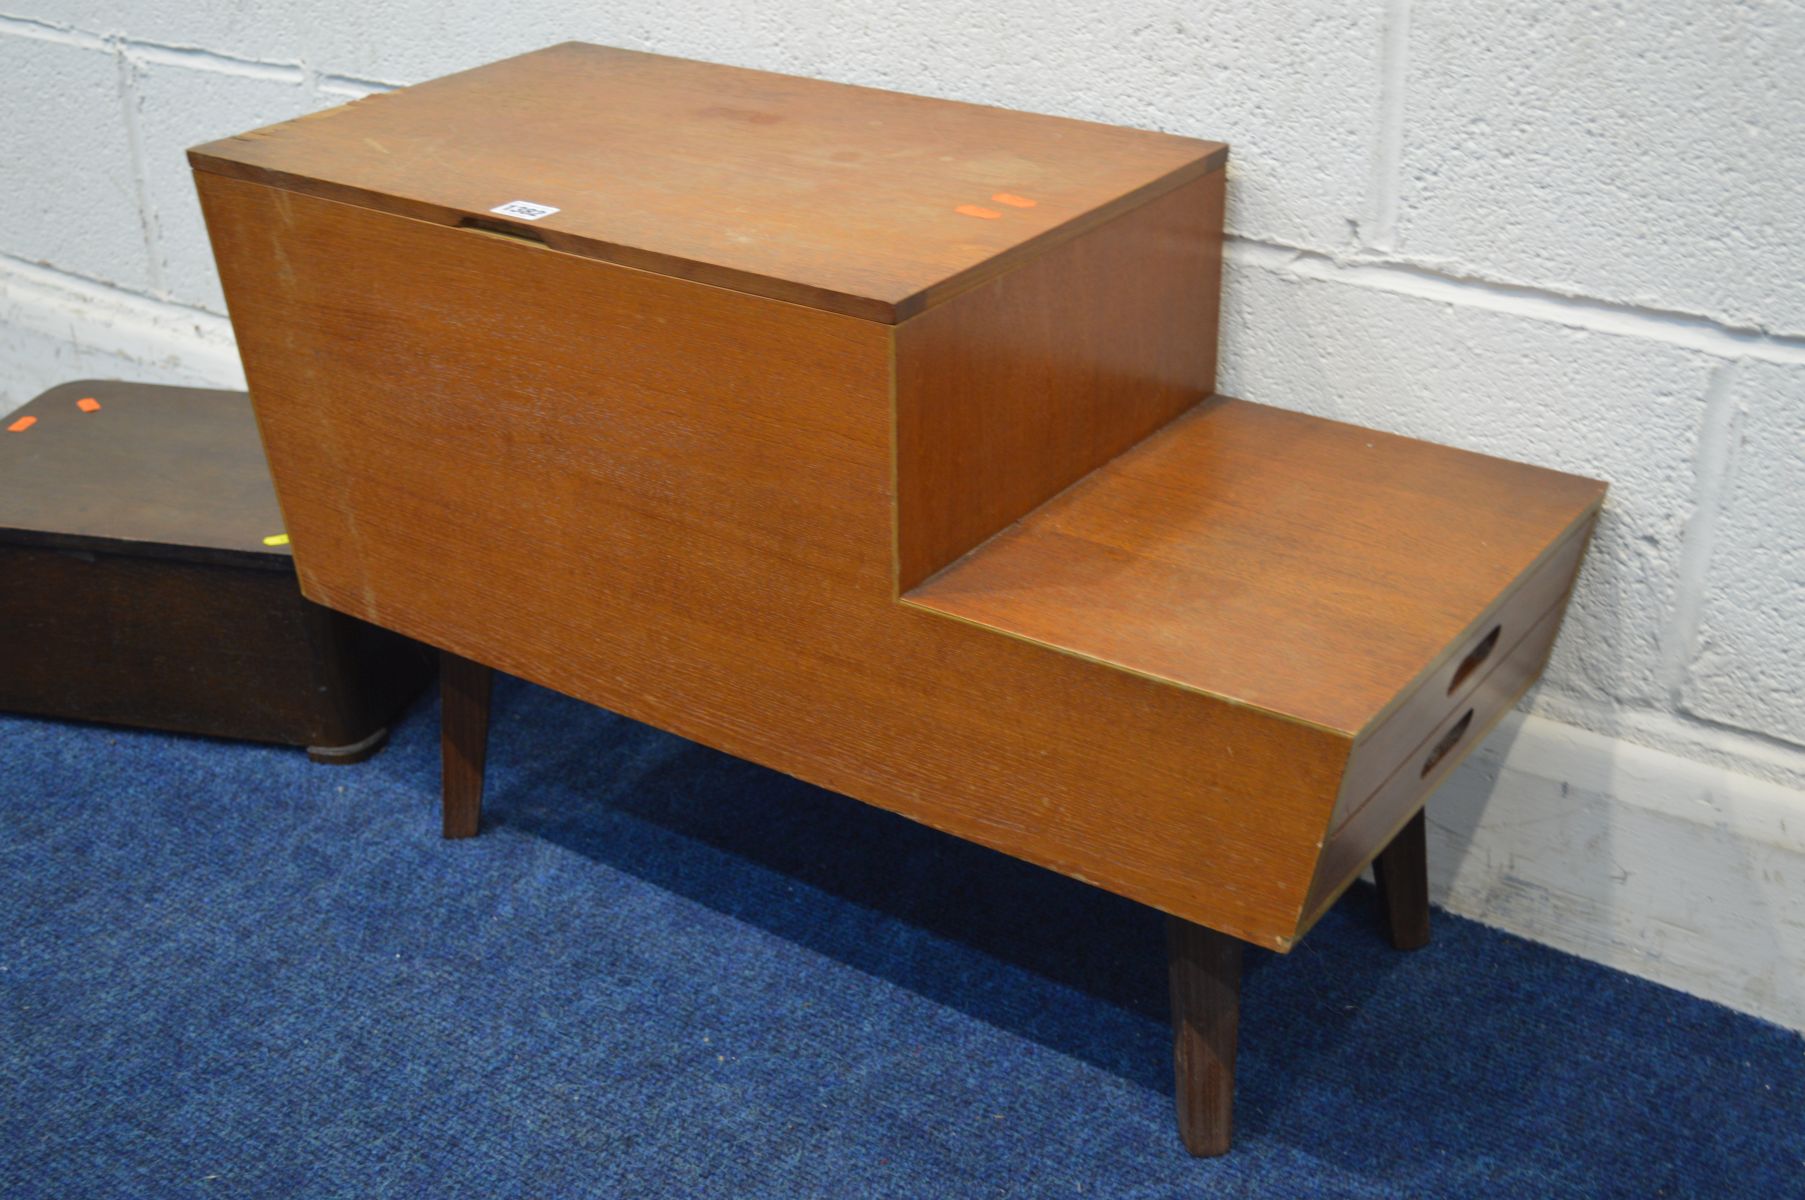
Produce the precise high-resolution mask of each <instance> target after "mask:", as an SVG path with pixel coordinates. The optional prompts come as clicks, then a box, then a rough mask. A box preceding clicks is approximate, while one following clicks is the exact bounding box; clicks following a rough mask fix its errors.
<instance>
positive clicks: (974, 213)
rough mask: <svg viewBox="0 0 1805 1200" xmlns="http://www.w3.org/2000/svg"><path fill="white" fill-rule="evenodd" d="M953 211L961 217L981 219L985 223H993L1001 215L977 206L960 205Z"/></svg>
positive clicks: (995, 211)
mask: <svg viewBox="0 0 1805 1200" xmlns="http://www.w3.org/2000/svg"><path fill="white" fill-rule="evenodd" d="M953 211H954V212H956V213H958V214H959V215H960V216H963V217H982V218H984V219H985V220H986V221H994V220H996V219H997V218H998V217H1000V216H1002V215H1003V214H1002V213H1000V212H998V211H997V210H996V209H994V208H984V207H982V206H980V205H977V204H961V205H960V206H959V207H958V208H955V209H954V210H953Z"/></svg>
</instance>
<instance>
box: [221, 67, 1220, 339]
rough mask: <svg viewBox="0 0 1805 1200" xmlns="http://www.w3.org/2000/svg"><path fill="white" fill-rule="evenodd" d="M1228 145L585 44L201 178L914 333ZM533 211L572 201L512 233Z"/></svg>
mask: <svg viewBox="0 0 1805 1200" xmlns="http://www.w3.org/2000/svg"><path fill="white" fill-rule="evenodd" d="M1226 155H1227V148H1226V147H1225V146H1223V145H1222V144H1221V143H1218V142H1205V141H1199V140H1196V139H1193V138H1185V137H1176V136H1173V135H1170V134H1163V133H1153V132H1148V131H1144V130H1136V129H1123V128H1119V127H1116V126H1108V125H1098V124H1093V123H1091V122H1086V121H1074V120H1069V119H1065V118H1060V117H1049V116H1037V115H1033V114H1029V113H1020V112H1011V111H1008V110H1005V109H998V108H988V107H984V106H980V105H974V104H962V103H958V102H954V101H948V100H936V99H929V98H925V97H920V96H909V95H904V94H901V93H897V92H889V91H879V90H876V89H871V88H861V87H851V86H848V85H845V84H837V83H828V82H824V81H821V80H814V79H804V78H797V77H794V76H788V75H776V74H771V73H769V72H764V71H749V70H744V69H740V68H736V67H726V66H717V65H714V64H710V63H700V62H692V61H689V60H686V59H679V58H668V57H664V56H660V55H654V54H642V53H638V52H635V51H630V50H618V49H612V48H609V47H604V46H590V45H584V44H581V43H575V42H571V43H566V44H564V45H560V46H553V47H550V48H549V49H545V50H540V51H536V52H534V53H531V54H525V55H521V56H519V57H517V58H511V59H507V60H504V61H502V62H498V63H493V64H490V65H488V66H485V67H479V68H477V69H475V70H472V71H466V72H463V73H461V74H457V75H452V76H448V77H446V78H443V79H438V80H434V81H432V82H430V83H423V84H420V85H418V86H415V87H411V88H406V89H403V90H401V91H398V92H394V93H388V94H383V95H377V96H371V97H369V98H367V99H363V100H359V101H356V102H354V103H352V104H348V105H344V106H342V107H340V108H336V109H330V110H328V111H326V112H323V113H316V114H313V115H311V116H308V117H303V118H300V119H299V120H295V121H289V122H286V123H283V124H280V125H273V126H269V127H268V128H265V129H260V130H256V131H254V132H252V133H247V134H244V135H241V136H238V137H233V138H227V139H225V140H223V141H218V142H213V143H211V144H209V145H206V146H201V147H197V148H196V149H195V150H193V151H191V152H190V161H191V162H192V163H193V164H194V165H195V166H196V167H197V168H199V169H203V170H206V171H210V172H214V173H216V174H224V175H233V176H238V177H241V178H245V179H250V180H255V181H259V182H264V183H274V184H278V185H281V186H283V187H287V188H290V189H292V190H294V191H296V192H301V193H307V194H311V195H316V196H322V197H326V198H329V199H335V200H343V201H350V202H355V203H358V204H363V205H367V206H370V207H374V208H379V209H383V210H386V211H389V212H393V213H397V214H401V215H405V216H410V217H414V218H417V219H422V220H428V221H434V222H438V223H442V224H454V225H455V224H457V223H458V222H460V221H461V220H465V219H476V220H480V221H483V222H485V223H488V224H491V225H494V226H501V227H506V228H513V229H515V230H516V231H518V232H521V233H524V234H526V235H527V236H530V237H533V238H537V239H539V240H541V241H543V242H544V243H546V244H547V245H550V246H554V247H556V248H558V249H561V250H565V251H568V252H570V253H573V254H581V255H587V256H589V257H593V258H598V259H603V260H606V261H609V262H615V263H620V264H623V265H627V266H634V267H641V268H646V269H649V270H655V271H658V272H660V273H663V274H666V275H670V276H675V277H681V278H689V279H695V280H700V281H703V282H707V283H713V284H717V285H720V286H723V287H729V288H734V289H737V290H741V291H747V292H752V293H755V294H759V295H766V296H773V297H776V298H779V299H785V300H792V301H796V302H798V303H803V304H810V305H815V306H818V307H822V308H826V309H831V310H834V311H838V312H845V313H850V314H854V315H858V316H863V317H867V318H869V319H872V320H877V321H897V320H901V319H904V318H906V317H908V316H910V315H912V314H914V313H915V312H918V311H921V310H922V309H924V308H926V307H928V306H929V305H931V304H933V303H936V302H937V301H939V300H941V299H944V298H946V297H948V296H951V295H954V294H956V293H957V292H959V291H960V290H962V289H963V288H966V287H968V286H971V285H972V284H974V283H976V282H979V281H981V280H982V279H984V278H988V277H990V276H992V275H995V274H998V273H1001V272H1002V271H1004V270H1007V269H1008V268H1009V267H1011V266H1013V265H1015V264H1016V263H1018V262H1020V261H1022V260H1024V259H1025V258H1026V257H1028V256H1030V255H1032V254H1033V253H1036V252H1038V251H1040V250H1044V249H1046V248H1047V247H1049V246H1050V245H1052V244H1055V243H1057V242H1058V241H1059V240H1061V239H1063V238H1067V237H1071V236H1074V235H1075V234H1077V233H1080V232H1082V231H1083V230H1085V229H1088V228H1091V227H1094V226H1096V225H1098V224H1101V223H1103V222H1104V221H1106V220H1108V219H1109V218H1110V217H1111V216H1113V215H1115V214H1117V213H1119V212H1122V211H1126V210H1127V209H1129V208H1132V207H1134V206H1136V205H1138V204H1140V203H1142V202H1143V201H1145V200H1147V199H1149V198H1151V197H1153V196H1155V195H1158V194H1159V193H1161V192H1162V191H1165V190H1168V189H1170V188H1173V187H1177V186H1179V185H1180V184H1183V183H1184V182H1186V181H1187V180H1189V179H1192V178H1195V177H1197V176H1199V175H1202V174H1204V173H1206V172H1208V171H1210V170H1213V169H1215V168H1217V167H1220V166H1221V165H1222V163H1223V161H1224V160H1225V158H1226ZM514 200H527V201H532V202H534V203H538V204H542V205H546V206H549V207H553V208H556V209H557V210H558V211H557V212H556V213H554V214H552V215H550V216H547V217H544V218H543V219H540V220H537V221H532V222H527V221H517V220H511V219H509V218H507V217H504V216H500V215H498V214H494V213H492V212H491V211H490V210H491V209H493V208H496V207H498V206H501V205H504V204H506V203H508V202H509V201H514Z"/></svg>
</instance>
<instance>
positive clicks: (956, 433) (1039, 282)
mask: <svg viewBox="0 0 1805 1200" xmlns="http://www.w3.org/2000/svg"><path fill="white" fill-rule="evenodd" d="M1222 182H1223V177H1222V172H1221V171H1220V170H1218V171H1212V172H1211V173H1209V174H1208V175H1205V176H1203V177H1202V178H1199V179H1196V180H1194V181H1192V182H1190V183H1187V184H1185V185H1184V186H1182V187H1179V188H1177V189H1175V190H1173V191H1171V192H1168V193H1167V194H1165V195H1164V196H1161V197H1159V198H1158V199H1155V200H1152V201H1149V202H1148V203H1146V204H1144V205H1142V206H1140V207H1139V208H1136V209H1134V210H1132V211H1130V212H1128V213H1126V214H1124V215H1122V216H1120V217H1118V218H1117V219H1115V220H1114V221H1111V222H1109V223H1108V224H1106V225H1103V226H1101V227H1099V228H1097V229H1094V230H1092V231H1090V232H1089V233H1087V234H1085V235H1083V236H1081V237H1079V238H1076V239H1074V240H1072V241H1070V242H1067V243H1065V244H1063V245H1060V246H1057V247H1054V248H1053V249H1051V250H1049V251H1048V252H1046V253H1045V254H1043V255H1040V256H1039V257H1037V258H1035V259H1033V260H1031V261H1029V262H1028V263H1026V264H1024V265H1022V266H1020V267H1017V268H1016V269H1015V270H1013V271H1010V272H1009V273H1007V274H1005V275H1002V276H1000V277H998V278H996V279H993V280H991V281H989V282H988V283H985V284H983V285H981V286H979V287H976V288H973V289H971V290H970V291H967V292H965V293H963V294H961V295H958V296H955V297H953V298H952V299H950V300H948V301H947V302H945V303H943V304H940V305H938V306H937V307H934V308H931V309H929V310H927V311H926V312H924V313H922V314H921V315H920V316H917V317H915V318H913V319H912V320H909V321H907V322H904V323H903V324H902V325H900V326H898V328H897V335H896V493H897V514H896V522H897V560H898V567H897V569H898V575H899V579H898V588H899V590H900V591H907V590H908V589H909V588H911V587H914V586H915V585H916V584H918V583H920V582H921V581H922V580H924V579H926V578H927V577H928V576H929V575H932V574H933V573H934V572H935V571H937V570H939V569H940V568H942V567H944V566H946V565H947V564H948V563H950V562H952V561H953V560H954V559H956V558H958V557H959V556H960V555H962V554H964V553H965V552H966V551H968V550H970V549H971V548H972V547H974V546H976V545H977V544H978V543H980V542H982V541H983V540H984V539H985V538H987V537H989V536H991V535H992V534H994V533H996V532H997V531H998V530H1000V529H1002V528H1003V527H1004V526H1006V525H1008V524H1009V523H1010V522H1011V521H1014V520H1017V519H1018V518H1020V517H1022V516H1024V515H1026V514H1027V513H1028V512H1029V511H1030V510H1032V509H1033V508H1034V507H1035V506H1036V505H1039V504H1041V503H1042V502H1044V501H1045V500H1047V499H1048V498H1049V497H1050V496H1052V495H1053V494H1055V493H1056V492H1058V491H1060V490H1061V489H1062V488H1065V487H1067V486H1069V485H1070V484H1072V483H1074V482H1076V481H1077V480H1079V479H1081V478H1083V477H1084V476H1085V475H1086V474H1087V473H1089V472H1090V471H1092V470H1094V469H1096V468H1097V467H1099V466H1101V465H1102V464H1104V463H1105V462H1108V461H1109V460H1110V459H1111V458H1113V457H1115V456H1116V455H1118V454H1120V453H1121V452H1122V451H1124V450H1126V449H1128V448H1129V447H1130V446H1132V445H1134V443H1136V442H1137V441H1139V440H1141V439H1142V438H1144V437H1146V436H1147V435H1148V434H1150V433H1152V432H1153V431H1154V430H1156V429H1158V428H1160V426H1162V425H1164V424H1166V423H1167V422H1168V421H1170V420H1172V418H1174V417H1176V416H1177V415H1178V414H1179V413H1181V412H1183V411H1184V410H1185V409H1187V408H1189V407H1190V406H1191V405H1193V404H1195V403H1196V402H1197V401H1199V400H1201V399H1203V398H1204V397H1206V396H1208V395H1209V394H1210V393H1211V392H1212V391H1213V390H1214V389H1215V380H1216V325H1217V314H1218V309H1219V307H1220V296H1221V279H1222V203H1223V190H1222Z"/></svg>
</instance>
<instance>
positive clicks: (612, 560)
mask: <svg viewBox="0 0 1805 1200" xmlns="http://www.w3.org/2000/svg"><path fill="white" fill-rule="evenodd" d="M199 178H200V181H201V187H202V196H203V201H204V206H205V209H206V212H207V218H208V224H209V227H210V230H211V232H212V236H213V240H214V249H215V253H216V255H217V256H218V259H219V261H220V265H221V273H222V277H223V278H224V281H225V286H226V295H227V298H228V301H229V303H230V306H231V312H232V318H233V323H234V326H235V328H236V330H237V333H238V338H239V345H240V348H241V351H242V353H243V355H244V358H245V363H246V369H247V372H248V374H249V377H250V381H251V388H252V392H253V394H254V395H255V396H256V398H257V405H258V409H259V415H260V421H261V424H262V427H263V432H264V437H265V441H266V444H267V447H268V450H269V454H270V459H271V463H272V466H273V467H274V469H275V475H276V479H277V483H278V488H279V490H280V492H281V496H282V503H283V508H284V511H285V512H286V513H287V514H288V517H289V521H290V529H291V533H292V535H293V537H294V543H295V547H296V557H297V562H298V564H299V568H300V572H301V577H302V581H303V584H304V586H305V588H306V589H307V591H308V594H309V595H310V596H313V597H314V598H316V599H318V600H320V601H321V602H323V603H326V604H330V605H332V606H333V607H335V608H340V609H343V610H345V611H347V612H351V613H354V614H356V615H358V616H361V617H365V618H367V619H369V620H372V621H375V622H377V623H379V624H383V625H386V626H390V627H392V628H396V629H399V630H402V631H403V632H406V633H409V634H410V635H413V636H415V637H418V638H420V639H422V640H424V641H427V642H429V643H431V644H433V645H436V646H439V647H442V648H444V649H448V650H450V651H452V652H454V653H456V654H459V655H462V656H464V657H466V658H470V659H473V660H475V661H478V662H481V663H484V664H487V665H490V666H493V667H496V668H499V669H502V670H506V671H509V672H512V673H515V674H518V675H522V676H525V677H526V678H529V679H532V680H535V681H537V682H540V683H543V684H545V685H547V686H550V687H552V688H555V689H557V690H559V691H562V692H565V693H567V694H570V695H574V696H578V697H580V698H582V699H585V700H588V701H590V702H592V703H596V704H600V705H603V706H605V707H608V708H610V709H612V710H614V711H617V712H621V713H624V714H626V715H628V716H630V717H633V718H635V719H638V720H642V721H646V722H648V723H650V724H653V725H656V726H659V727H660V728H664V729H669V730H672V731H674V732H676V733H679V734H681V735H683V736H685V737H689V738H692V739H694V740H697V741H700V742H703V743H705V744H708V745H712V746H716V747H718V748H720V749H723V750H726V751H728V752H729V753H732V754H736V755H739V756H741V757H744V758H748V759H751V760H753V761H755V762H760V763H764V764H766V765H768V766H772V767H775V768H776V769H778V770H781V771H785V772H788V773H790V774H793V775H796V776H798V777H801V778H804V779H807V780H810V781H811V782H814V783H817V784H819V785H821V786H824V787H828V788H832V789H834V790H836V791H839V792H842V793H845V794H847V795H851V796H854V797H856V798H859V799H862V800H866V801H868V802H871V803H874V804H878V805H881V806H883V807H885V808H889V809H892V810H894V811H896V812H900V813H902V814H904V815H906V816H909V817H912V818H914V819H916V820H920V821H923V822H925V823H927V824H930V825H933V826H935V827H937V828H940V829H943V830H946V831H948V832H951V833H954V834H957V835H959V836H961V837H965V838H968V839H970V840H973V841H976V842H979V843H981V844H985V845H989V846H992V847H995V848H997V849H1000V850H1003V851H1005V852H1007V853H1010V854H1014V855H1016V856H1018V857H1022V858H1025V859H1028V860H1030V861H1033V862H1038V863H1041V864H1043V865H1045V866H1048V867H1050V868H1052V869H1054V870H1058V871H1061V872H1063V873H1066V874H1069V875H1074V876H1077V877H1079V878H1082V879H1086V880H1089V881H1091V882H1093V883H1096V884H1098V885H1099V886H1102V887H1106V888H1109V889H1111V890H1113V891H1117V892H1120V893H1122V894H1124V895H1128V896H1132V897H1134V898H1136V899H1139V900H1142V901H1145V902H1147V903H1149V904H1152V905H1154V906H1156V907H1159V908H1162V909H1164V910H1165V911H1168V912H1173V913H1177V914H1179V915H1181V916H1184V917H1185V918H1186V919H1189V920H1192V921H1194V922H1197V923H1200V924H1204V925H1207V926H1209V927H1211V928H1214V929H1217V930H1220V931H1223V932H1227V933H1230V934H1232V935H1234V936H1236V937H1241V938H1244V939H1247V940H1250V941H1255V942H1259V943H1261V944H1265V945H1269V946H1275V947H1282V946H1285V945H1288V944H1289V937H1290V934H1291V932H1292V930H1293V929H1294V928H1295V925H1296V920H1297V917H1298V914H1299V912H1300V910H1301V905H1302V902H1303V899H1304V894H1305V891H1306V889H1307V886H1308V882H1309V880H1310V878H1311V877H1312V875H1313V871H1314V866H1315V861H1316V855H1317V845H1318V842H1319V840H1320V837H1321V830H1322V828H1323V826H1324V823H1325V822H1326V819H1327V815H1328V805H1329V804H1331V803H1332V799H1333V796H1334V791H1335V786H1336V782H1337V781H1338V779H1339V777H1340V770H1341V767H1342V765H1343V763H1344V761H1345V757H1346V751H1347V745H1346V739H1345V738H1342V737H1339V736H1336V735H1334V734H1331V733H1327V732H1324V731H1320V730H1316V729H1313V728H1310V727H1308V726H1305V725H1301V724H1299V723H1297V722H1295V721H1291V720H1286V719H1281V718H1278V717H1274V716H1271V715H1268V714H1264V713H1261V712H1257V711H1254V710H1253V709H1250V708H1247V707H1241V706H1234V705H1225V704H1220V703H1216V702H1213V701H1211V700H1210V699H1209V698H1208V697H1205V696H1202V695H1200V694H1198V693H1194V692H1188V691H1185V690H1182V689H1178V688H1173V687H1170V686H1166V685H1163V684H1161V683H1158V682H1154V681H1151V680H1148V679H1145V678H1141V677H1139V676H1136V675H1133V674H1130V673H1127V672H1123V671H1121V670H1118V669H1114V668H1111V667H1106V666H1102V665H1099V664H1097V663H1092V662H1087V661H1084V660H1082V659H1079V658H1076V657H1074V656H1072V655H1069V654H1064V653H1058V652H1055V651H1052V650H1050V649H1048V648H1046V647H1044V646H1036V645H1031V644H1029V643H1027V642H1025V641H1022V640H1020V639H1017V638H1010V637H998V636H997V635H996V634H995V633H994V632H991V631H989V630H983V629H977V628H974V627H972V626H970V625H967V624H965V623H962V622H959V621H953V620H948V619H946V618H945V617H944V616H941V615H938V614H935V613H930V612H925V611H922V610H920V609H912V608H908V607H905V606H901V605H898V604H897V603H896V602H895V593H894V574H893V571H894V561H893V547H892V526H893V515H894V502H895V497H894V492H893V487H892V463H891V457H892V449H891V447H892V420H893V417H892V396H891V355H892V352H893V349H892V345H891V339H892V336H893V333H894V331H893V330H892V329H890V328H889V327H886V326H884V325H882V324H878V323H873V322H868V321H863V320H856V319H852V318H849V317H846V316H843V315H840V314H836V313H830V312H823V311H818V310H813V309H809V308H806V307H801V306H797V305H792V304H787V303H783V302H779V301H775V300H771V299H768V298H764V297H755V296H750V295H745V294H742V293H738V292H734V291H731V290H725V289H719V288H713V287H708V286H705V285H701V284H697V283H694V282H690V281H685V280H680V279H672V278H667V277H663V276H658V275H653V274H649V273H645V272H639V271H635V270H632V269H629V268H624V267H620V266H616V265H613V264H607V263H598V262H595V261H593V260H589V259H585V258H580V257H576V256H572V255H568V254H563V253H560V252H558V251H555V250H551V249H548V248H543V247H538V246H533V245H528V244H521V243H515V242H512V241H509V240H506V239H500V238H492V237H485V236H482V235H480V234H479V233H477V232H475V231H472V230H460V229H456V228H450V227H446V226H443V225H437V224H433V223H429V222H423V221H415V220H411V219H408V218H404V217H397V216H393V215H388V214H382V213H374V212H370V211H367V210H360V209H356V208H353V207H350V206H346V205H342V204H338V203H335V202H332V201H327V200H322V199H318V198H316V197H311V196H305V195H297V194H292V193H284V192H280V191H278V190H276V189H273V188H270V187H267V186H264V185H260V184H254V183H248V182H244V181H240V180H234V179H229V178H224V177H221V176H217V175H211V174H207V173H202V174H201V175H200V177H199ZM398 290H399V291H400V292H401V293H402V294H401V295H398V294H397V292H398Z"/></svg>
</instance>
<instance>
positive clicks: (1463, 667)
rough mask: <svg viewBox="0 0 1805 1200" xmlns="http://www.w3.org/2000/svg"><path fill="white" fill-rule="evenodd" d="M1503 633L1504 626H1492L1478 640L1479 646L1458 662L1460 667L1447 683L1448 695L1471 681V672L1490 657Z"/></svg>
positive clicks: (1455, 669) (1456, 668)
mask: <svg viewBox="0 0 1805 1200" xmlns="http://www.w3.org/2000/svg"><path fill="white" fill-rule="evenodd" d="M1503 633H1504V626H1502V625H1494V626H1492V631H1491V632H1490V633H1488V634H1486V635H1485V636H1484V637H1482V638H1480V639H1479V644H1478V645H1477V646H1474V647H1473V648H1472V650H1470V651H1468V652H1467V656H1466V657H1465V658H1463V659H1461V660H1460V665H1459V666H1458V667H1455V668H1454V678H1453V679H1451V680H1449V681H1448V695H1450V696H1452V695H1453V694H1454V693H1455V692H1457V691H1459V690H1460V685H1461V684H1463V683H1465V682H1466V681H1467V680H1469V679H1471V678H1472V677H1473V672H1474V671H1477V670H1478V669H1479V664H1480V663H1482V662H1484V661H1485V660H1486V659H1488V658H1490V657H1491V656H1492V651H1493V650H1495V649H1497V647H1498V638H1499V637H1500V636H1501V635H1502V634H1503Z"/></svg>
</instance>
